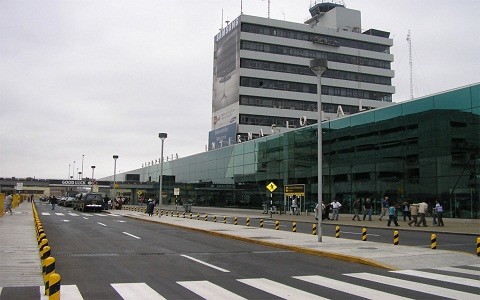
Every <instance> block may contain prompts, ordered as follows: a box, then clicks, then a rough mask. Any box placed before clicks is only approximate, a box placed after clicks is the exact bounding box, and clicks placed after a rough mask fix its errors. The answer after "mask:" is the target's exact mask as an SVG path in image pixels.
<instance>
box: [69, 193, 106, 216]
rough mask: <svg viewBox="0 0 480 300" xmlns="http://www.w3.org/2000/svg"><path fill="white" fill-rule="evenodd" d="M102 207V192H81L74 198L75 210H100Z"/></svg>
mask: <svg viewBox="0 0 480 300" xmlns="http://www.w3.org/2000/svg"><path fill="white" fill-rule="evenodd" d="M102 208H103V196H102V194H100V193H80V194H77V195H76V196H75V200H73V209H74V210H79V211H96V212H100V211H102Z"/></svg>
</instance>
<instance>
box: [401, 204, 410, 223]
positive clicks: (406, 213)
mask: <svg viewBox="0 0 480 300" xmlns="http://www.w3.org/2000/svg"><path fill="white" fill-rule="evenodd" d="M402 213H403V222H407V218H408V221H411V220H412V216H411V214H410V204H409V203H408V202H406V201H405V202H403V205H402Z"/></svg>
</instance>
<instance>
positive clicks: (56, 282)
mask: <svg viewBox="0 0 480 300" xmlns="http://www.w3.org/2000/svg"><path fill="white" fill-rule="evenodd" d="M60 280H61V277H60V275H59V274H57V273H52V274H51V275H50V277H49V279H48V281H49V283H50V286H49V287H48V295H49V296H48V300H60Z"/></svg>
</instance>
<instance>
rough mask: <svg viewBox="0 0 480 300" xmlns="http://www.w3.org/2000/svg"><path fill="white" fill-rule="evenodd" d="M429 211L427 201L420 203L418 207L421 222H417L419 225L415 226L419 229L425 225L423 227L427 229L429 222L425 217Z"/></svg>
mask: <svg viewBox="0 0 480 300" xmlns="http://www.w3.org/2000/svg"><path fill="white" fill-rule="evenodd" d="M427 211H428V204H427V203H425V201H422V203H420V204H419V205H418V217H419V220H418V222H417V224H415V226H416V227H419V226H420V224H423V227H427V226H428V225H427V221H426V220H425V215H426V214H427Z"/></svg>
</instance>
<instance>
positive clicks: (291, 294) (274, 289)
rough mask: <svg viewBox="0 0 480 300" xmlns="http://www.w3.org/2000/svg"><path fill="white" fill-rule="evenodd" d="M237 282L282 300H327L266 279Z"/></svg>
mask: <svg viewBox="0 0 480 300" xmlns="http://www.w3.org/2000/svg"><path fill="white" fill-rule="evenodd" d="M237 280H238V281H240V282H242V283H245V284H247V285H249V286H253V287H254V288H257V289H259V290H262V291H264V292H267V293H270V294H272V295H275V296H277V297H280V298H282V299H292V300H293V299H302V300H308V299H327V298H323V297H320V296H317V295H314V294H311V293H308V292H305V291H302V290H299V289H296V288H293V287H290V286H288V285H284V284H281V283H278V282H275V281H273V280H270V279H266V278H251V279H237Z"/></svg>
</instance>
